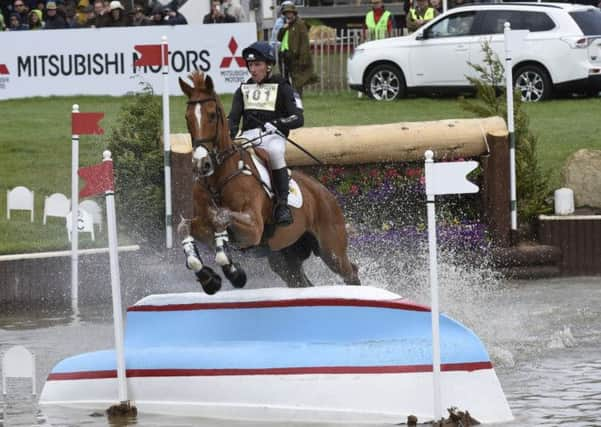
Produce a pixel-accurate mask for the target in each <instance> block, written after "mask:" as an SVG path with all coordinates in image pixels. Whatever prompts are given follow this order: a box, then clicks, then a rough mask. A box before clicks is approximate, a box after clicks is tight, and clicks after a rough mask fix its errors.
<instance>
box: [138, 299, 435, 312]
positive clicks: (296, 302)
mask: <svg viewBox="0 0 601 427" xmlns="http://www.w3.org/2000/svg"><path fill="white" fill-rule="evenodd" d="M319 306H349V307H384V308H394V309H397V310H409V311H430V307H427V306H425V305H421V304H416V303H413V302H403V301H402V300H389V301H378V300H362V299H344V298H300V299H291V300H275V301H236V302H212V303H191V304H167V305H132V306H131V307H129V308H128V309H127V311H185V310H215V309H238V308H271V307H319Z"/></svg>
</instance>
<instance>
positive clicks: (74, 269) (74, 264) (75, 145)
mask: <svg viewBox="0 0 601 427" xmlns="http://www.w3.org/2000/svg"><path fill="white" fill-rule="evenodd" d="M71 112H72V113H73V114H75V113H77V114H78V113H79V105H77V104H73V108H72V110H71ZM78 169H79V135H74V134H72V135H71V309H72V310H73V314H74V315H76V314H77V313H78V300H79V289H78V288H79V286H78V281H79V276H78V275H79V271H78V263H79V258H78V245H79V233H78V229H77V226H78V225H79V224H78V222H79V221H78V219H79V214H78V211H79V176H78V175H77V170H78ZM75 317H77V316H75Z"/></svg>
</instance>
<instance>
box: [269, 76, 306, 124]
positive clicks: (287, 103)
mask: <svg viewBox="0 0 601 427" xmlns="http://www.w3.org/2000/svg"><path fill="white" fill-rule="evenodd" d="M279 90H280V91H282V99H283V101H284V109H283V114H282V116H281V117H280V118H278V119H276V120H274V121H273V124H274V125H275V126H276V127H277V128H278V129H279V130H281V131H282V132H284V133H288V131H290V130H291V129H296V128H299V127H301V126H302V125H303V124H304V123H305V118H304V116H303V110H302V109H301V108H300V107H299V105H297V100H296V99H295V96H294V90H293V89H292V86H290V85H289V84H287V83H286V84H282V85H280V89H279ZM298 102H300V100H299V101H298Z"/></svg>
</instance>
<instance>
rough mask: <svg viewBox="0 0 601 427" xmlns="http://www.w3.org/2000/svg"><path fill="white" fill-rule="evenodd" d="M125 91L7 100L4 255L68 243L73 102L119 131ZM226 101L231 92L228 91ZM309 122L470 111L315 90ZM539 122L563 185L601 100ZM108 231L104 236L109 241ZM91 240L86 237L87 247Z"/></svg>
mask: <svg viewBox="0 0 601 427" xmlns="http://www.w3.org/2000/svg"><path fill="white" fill-rule="evenodd" d="M124 102H126V98H124V97H49V98H29V99H24V100H9V101H0V117H2V129H1V130H0V195H1V196H0V212H2V215H0V235H1V236H2V239H1V240H0V253H14V252H30V251H39V250H49V249H67V248H68V247H69V244H68V242H67V240H66V233H65V231H64V227H62V226H59V224H51V225H50V226H43V225H42V209H43V202H44V196H47V195H49V194H52V193H55V192H60V193H64V194H67V195H69V194H70V191H71V190H70V188H71V187H70V176H71V171H70V169H71V127H70V125H71V124H70V114H71V106H72V105H73V104H74V103H77V104H79V105H80V109H81V111H84V112H87V111H101V112H104V113H105V119H104V120H103V122H102V126H103V128H104V129H105V130H107V131H108V130H109V129H111V127H112V126H113V125H114V123H115V122H116V120H117V116H118V112H119V109H120V108H121V106H122V105H123V104H124ZM223 102H224V105H226V108H227V106H229V105H230V103H231V96H224V97H223ZM304 104H305V125H306V126H327V125H363V124H374V123H391V122H399V121H424V120H439V119H448V118H460V117H470V115H469V114H468V113H466V112H465V111H463V110H461V108H460V106H459V104H458V102H457V101H456V100H455V99H452V98H442V99H441V98H438V99H430V98H413V99H406V100H402V101H398V102H390V103H383V102H375V101H373V100H370V99H367V98H361V99H358V98H357V97H356V95H355V94H354V93H342V94H326V95H318V94H307V96H306V97H305V99H304ZM184 107H185V100H184V98H183V97H175V96H174V97H172V98H171V130H172V132H173V133H176V132H185V122H184V119H183V116H184ZM526 111H527V112H528V114H529V116H530V118H531V126H532V128H533V129H534V130H535V131H536V132H537V133H538V134H539V135H540V147H539V155H540V161H541V165H542V167H543V169H544V170H547V171H549V172H550V173H551V183H552V186H553V188H555V187H557V186H558V185H559V184H560V178H559V172H560V169H561V167H562V165H563V162H564V161H565V159H566V158H567V157H568V156H569V155H570V154H571V153H573V152H574V151H576V150H578V149H580V148H595V149H601V138H599V135H600V134H601V122H599V120H598V117H597V116H598V112H599V111H601V98H590V99H565V100H554V101H550V102H544V103H540V104H531V105H527V106H526ZM106 144H107V138H106V137H96V136H82V137H81V140H80V165H90V164H94V163H98V162H99V161H100V160H101V153H102V151H103V150H104V149H105V148H106ZM17 185H25V186H27V187H29V188H31V189H33V190H34V191H35V194H36V197H35V199H36V213H35V222H34V223H33V225H32V224H31V223H30V222H29V220H28V216H27V215H25V214H20V213H14V214H13V216H14V219H11V220H10V221H7V220H6V215H5V213H4V212H6V190H7V189H9V188H13V187H15V186H17ZM103 239H105V236H103V235H101V236H100V242H101V243H103ZM88 245H92V244H91V243H88V242H86V241H85V240H84V241H83V242H82V244H81V246H82V247H86V246H88Z"/></svg>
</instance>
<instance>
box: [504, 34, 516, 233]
mask: <svg viewBox="0 0 601 427" xmlns="http://www.w3.org/2000/svg"><path fill="white" fill-rule="evenodd" d="M510 31H511V25H510V24H509V22H505V29H504V33H503V34H504V36H505V37H504V38H505V88H506V90H505V92H506V95H507V130H508V131H509V179H510V197H511V229H512V230H517V229H518V214H517V190H516V177H515V132H514V130H515V126H514V124H513V73H512V59H511V46H510V42H509V40H510V36H509V32H510Z"/></svg>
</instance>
